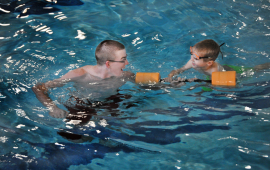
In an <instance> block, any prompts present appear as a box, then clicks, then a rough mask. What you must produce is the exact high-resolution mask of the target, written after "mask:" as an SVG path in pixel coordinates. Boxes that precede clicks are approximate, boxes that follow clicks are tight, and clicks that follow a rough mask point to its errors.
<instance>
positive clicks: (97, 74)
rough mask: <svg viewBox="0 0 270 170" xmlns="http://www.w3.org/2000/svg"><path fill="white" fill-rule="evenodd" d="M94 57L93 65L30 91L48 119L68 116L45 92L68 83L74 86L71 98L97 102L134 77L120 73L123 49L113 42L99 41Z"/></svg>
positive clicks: (129, 73)
mask: <svg viewBox="0 0 270 170" xmlns="http://www.w3.org/2000/svg"><path fill="white" fill-rule="evenodd" d="M95 57H96V60H97V65H86V66H83V67H80V68H77V69H75V70H71V71H69V72H68V73H67V74H65V75H64V76H62V77H61V78H59V79H55V80H52V81H48V82H46V83H42V84H37V85H35V86H34V87H33V88H32V89H33V91H34V93H35V94H36V97H37V98H38V100H39V101H40V102H41V103H42V104H43V105H44V106H46V107H47V108H48V109H49V110H50V113H49V114H50V115H51V116H52V117H56V118H64V117H66V116H67V114H68V112H67V111H64V110H62V109H60V108H59V107H58V106H57V105H55V104H54V102H53V101H52V100H51V99H50V97H49V96H48V94H47V91H48V89H49V88H55V87H62V86H64V85H65V84H66V83H68V82H74V87H75V88H76V89H77V90H78V91H79V93H77V94H76V96H74V95H73V96H72V98H75V99H76V100H77V101H78V100H79V102H80V103H84V101H82V100H81V99H82V98H84V99H86V100H87V101H89V100H88V99H91V101H100V100H102V99H104V98H107V97H109V96H111V95H113V94H115V93H116V91H117V89H118V88H119V87H121V86H122V85H123V84H124V83H125V81H124V80H125V79H129V78H131V77H133V76H134V74H133V73H131V72H126V71H123V69H124V68H125V66H126V65H128V64H129V63H128V60H127V54H126V49H125V46H124V45H123V44H121V43H119V42H117V41H114V40H105V41H102V42H101V43H100V44H99V45H98V46H97V48H96V51H95Z"/></svg>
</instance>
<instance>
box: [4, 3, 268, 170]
mask: <svg viewBox="0 0 270 170" xmlns="http://www.w3.org/2000/svg"><path fill="white" fill-rule="evenodd" d="M0 5H1V6H0V15H1V20H0V27H1V29H0V65H1V67H0V70H1V75H0V108H1V109H0V145H1V148H2V149H1V151H0V160H1V165H0V167H1V168H2V169H38V168H41V167H46V169H67V168H69V169H102V168H105V169H119V168H122V169H135V168H140V169H153V168H158V169H165V168H166V169H215V168H221V167H222V168H223V167H224V169H269V167H270V164H269V145H270V144H269V141H270V139H269V119H270V117H269V112H270V111H269V102H268V101H269V93H270V91H269V89H270V88H269V83H268V77H269V76H268V74H269V69H265V70H261V71H256V72H253V71H252V72H244V73H243V74H239V75H237V76H238V84H237V86H236V87H233V88H227V87H213V86H211V85H210V84H206V83H186V84H185V85H183V86H179V87H168V86H162V87H152V88H144V87H141V86H139V85H136V84H133V83H131V82H128V83H126V84H124V85H123V86H122V87H121V88H119V90H118V91H117V92H116V93H114V94H113V95H108V97H107V98H106V99H103V101H102V102H101V103H100V104H98V103H95V102H92V101H91V100H88V99H83V100H82V99H81V98H79V99H77V98H76V99H75V98H72V99H70V97H71V95H70V94H72V93H76V90H75V89H74V87H73V86H72V85H71V86H69V85H66V86H64V87H62V88H58V89H53V90H51V92H50V94H49V95H50V97H51V98H52V99H53V101H54V102H55V103H56V104H57V105H58V106H59V107H61V108H62V109H65V110H68V111H69V113H70V114H69V116H68V117H66V118H65V119H55V118H52V117H50V116H49V114H48V113H49V110H47V109H46V108H45V107H43V106H42V105H41V104H40V103H39V102H38V101H37V99H36V97H35V95H34V93H33V92H32V90H31V87H32V86H33V85H34V84H36V83H37V82H45V81H48V80H52V79H56V78H59V77H60V76H62V75H63V74H65V73H67V72H68V71H70V70H72V69H75V68H78V67H81V66H84V65H88V64H91V65H94V64H95V58H94V50H95V47H96V46H97V44H99V43H100V42H101V41H102V40H104V39H114V40H118V41H120V42H122V43H123V44H125V46H126V49H127V53H128V60H129V62H130V64H129V65H128V66H127V70H130V71H132V72H134V73H136V72H159V73H160V74H161V77H166V76H167V75H168V74H169V73H170V71H171V70H173V69H176V68H180V67H181V66H183V65H184V63H186V61H187V60H188V59H189V58H190V54H189V47H190V46H193V45H194V44H195V43H196V42H198V41H201V40H203V39H208V38H211V39H214V40H216V41H217V42H218V43H219V44H221V43H223V42H225V45H224V46H223V47H222V52H223V54H224V59H223V60H222V59H221V57H219V58H218V59H217V61H218V62H219V63H221V64H228V65H235V66H244V67H254V66H256V65H259V64H264V63H268V62H269V54H268V53H269V52H268V46H267V44H268V42H269V16H268V15H267V14H268V12H269V2H265V1H260V2H257V1H256V2H255V1H252V0H249V1H241V0H240V1H230V2H227V1H226V2H225V1H203V2H195V1H192V2H189V1H181V2H176V1H170V0H167V1H161V0H155V1H133V0H131V1H94V0H83V1H77V0H71V1H61V0H59V1H45V0H44V1H43V0H42V1H32V0H21V1H15V0H12V1H11V0H10V1H7V0H6V1H1V3H0ZM195 76H196V77H198V78H202V79H204V78H205V77H204V76H203V75H201V74H200V73H197V72H194V70H189V71H186V72H185V73H183V74H182V77H186V78H193V77H195ZM204 87H208V88H210V89H211V90H210V91H203V89H204ZM97 88H98V87H97ZM69 99H70V100H71V102H72V104H73V106H72V107H71V105H67V103H68V101H69ZM88 101H89V103H88ZM89 106H91V107H89ZM93 106H94V107H93ZM149 161H151V164H149ZM63 162H65V163H63ZM114 167H115V168H114ZM1 168H0V169H1Z"/></svg>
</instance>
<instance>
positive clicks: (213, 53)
mask: <svg viewBox="0 0 270 170" xmlns="http://www.w3.org/2000/svg"><path fill="white" fill-rule="evenodd" d="M219 52H220V46H219V45H218V44H217V43H216V42H215V41H214V40H210V39H207V40H203V41H200V42H198V43H197V44H195V45H194V46H193V47H190V53H191V60H192V64H193V68H207V67H209V66H211V65H212V64H213V62H214V61H215V60H216V59H217V57H218V54H219Z"/></svg>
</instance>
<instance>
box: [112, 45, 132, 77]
mask: <svg viewBox="0 0 270 170" xmlns="http://www.w3.org/2000/svg"><path fill="white" fill-rule="evenodd" d="M109 62H110V69H111V74H112V75H113V76H117V77H119V76H121V75H122V74H123V69H124V68H125V67H126V65H128V64H129V63H128V60H127V53H126V50H125V49H122V50H116V51H115V52H114V60H109Z"/></svg>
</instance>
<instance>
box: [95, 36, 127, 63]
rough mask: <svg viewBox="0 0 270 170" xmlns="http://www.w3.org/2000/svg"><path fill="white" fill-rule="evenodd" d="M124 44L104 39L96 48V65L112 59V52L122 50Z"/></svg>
mask: <svg viewBox="0 0 270 170" xmlns="http://www.w3.org/2000/svg"><path fill="white" fill-rule="evenodd" d="M123 49H125V46H124V45H123V44H122V43H120V42H118V41H114V40H104V41H102V42H101V43H100V44H99V45H98V46H97V48H96V51H95V56H96V60H97V64H98V65H103V64H105V63H106V61H108V60H114V57H115V56H114V52H115V51H116V50H123Z"/></svg>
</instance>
